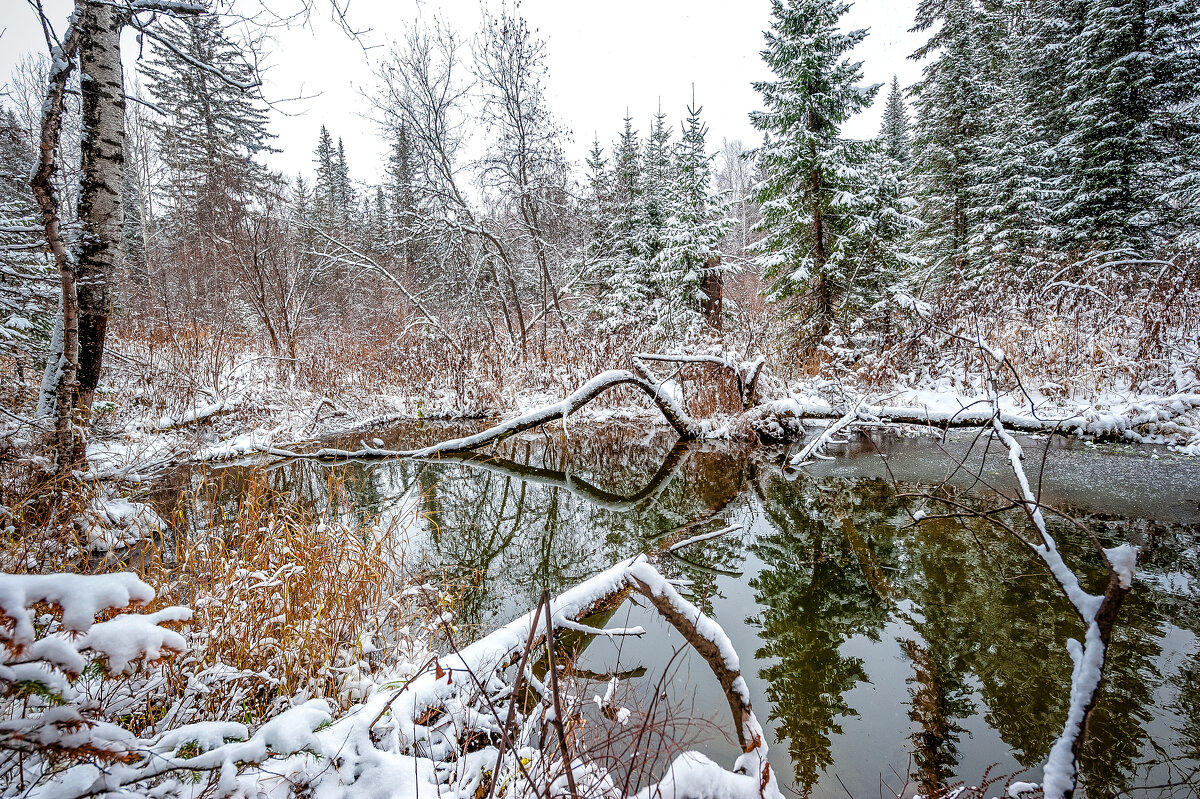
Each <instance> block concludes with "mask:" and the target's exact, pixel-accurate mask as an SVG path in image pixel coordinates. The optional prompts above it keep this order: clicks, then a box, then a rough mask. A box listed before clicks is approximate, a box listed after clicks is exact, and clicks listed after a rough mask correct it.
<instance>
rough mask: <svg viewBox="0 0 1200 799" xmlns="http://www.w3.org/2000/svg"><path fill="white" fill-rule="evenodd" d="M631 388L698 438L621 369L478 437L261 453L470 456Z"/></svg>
mask: <svg viewBox="0 0 1200 799" xmlns="http://www.w3.org/2000/svg"><path fill="white" fill-rule="evenodd" d="M624 385H631V386H636V387H637V388H639V389H641V390H642V391H643V392H644V393H645V394H646V396H648V397H649V398H650V400H651V401H652V402H653V403H654V405H655V406H656V407H657V408H658V410H659V411H660V412H661V413H662V415H663V418H665V419H666V420H667V422H668V423H670V425H671V426H672V427H673V428H675V432H676V433H678V434H679V437H680V438H681V439H684V440H690V439H694V438H699V437H700V434H701V432H702V431H701V428H700V426H699V425H697V424H696V423H695V422H694V421H692V419H691V417H689V416H688V415H687V413H686V412H685V411H684V410H683V409H682V408H680V407H679V405H677V404H676V402H675V400H674V399H672V398H671V396H670V395H669V394H667V393H666V392H665V391H664V390H663V389H662V386H661V384H659V383H656V382H653V381H651V380H647V379H645V378H643V377H639V376H638V375H635V374H634V373H632V372H628V371H626V370H624V369H612V370H610V371H607V372H603V373H601V374H599V375H596V376H595V377H593V378H592V379H591V380H589V381H587V382H586V383H584V384H583V385H582V386H580V387H579V388H577V389H575V391H573V392H572V393H571V394H570V395H568V396H567V397H566V398H565V399H563V400H561V401H560V402H556V403H554V404H553V405H546V406H543V407H541V408H538V409H536V410H533V411H530V412H529V413H526V414H523V415H521V416H518V417H516V418H514V419H509V420H508V421H506V422H501V423H500V424H498V425H495V426H494V427H489V428H488V429H487V430H484V431H483V432H481V433H476V434H474V435H470V436H464V437H462V438H455V439H451V440H450V441H443V442H441V443H440V444H434V445H433V446H429V447H424V448H422V449H410V450H395V449H382V448H377V447H363V448H362V449H358V450H345V449H335V448H331V447H325V448H322V449H319V450H317V451H315V452H294V451H292V450H287V449H279V448H276V447H268V448H265V449H264V450H263V451H264V452H266V453H267V454H269V455H275V456H278V457H282V458H307V459H312V460H340V459H345V458H433V457H437V456H439V455H443V454H452V453H462V452H470V451H472V450H476V449H479V448H480V447H483V446H486V445H488V444H491V443H494V442H496V441H502V440H504V439H506V438H508V437H510V436H513V435H516V434H517V433H520V432H523V431H525V430H532V429H533V428H535V427H540V426H541V425H544V424H547V423H549V422H555V421H558V420H559V419H563V418H565V417H567V416H569V415H570V414H572V413H575V412H576V411H578V410H579V409H580V408H582V407H584V406H585V405H587V404H588V403H589V402H591V401H592V400H594V399H596V397H598V396H600V395H601V394H603V393H604V392H605V391H608V390H609V389H611V388H616V387H617V386H624Z"/></svg>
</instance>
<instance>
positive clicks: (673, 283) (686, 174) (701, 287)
mask: <svg viewBox="0 0 1200 799" xmlns="http://www.w3.org/2000/svg"><path fill="white" fill-rule="evenodd" d="M700 111H701V109H699V108H697V107H695V105H692V106H689V107H688V116H687V119H686V120H685V121H684V123H683V130H682V137H681V139H680V142H679V144H678V145H677V146H676V148H675V173H676V174H677V175H678V177H677V179H676V180H675V181H674V184H673V185H674V191H673V192H671V204H670V209H671V213H670V215H669V217H668V218H667V221H666V231H665V235H664V243H663V249H662V251H661V252H660V253H659V254H658V264H659V267H658V282H659V285H660V291H661V292H662V294H663V295H664V298H665V299H666V300H667V303H666V307H667V314H668V318H669V319H670V320H671V323H672V324H671V327H672V328H673V330H672V332H674V333H676V334H680V333H684V332H686V331H688V330H689V329H694V328H696V327H697V326H698V323H699V321H701V320H703V321H704V322H706V323H707V324H708V325H709V326H710V327H712V328H716V329H720V327H721V305H722V293H723V289H722V278H723V276H724V274H725V272H726V271H728V270H727V269H726V268H724V267H722V265H721V257H720V253H719V246H720V243H721V240H722V239H724V238H725V235H726V234H727V233H728V232H729V231H730V230H731V229H732V228H733V226H734V225H735V224H736V223H735V222H734V220H733V219H731V218H729V214H728V207H727V204H726V203H724V202H718V201H717V199H716V198H715V197H714V196H713V194H712V155H710V154H709V153H708V151H707V148H706V145H705V136H706V134H707V132H708V126H707V125H705V124H704V123H703V122H702V121H701V120H700Z"/></svg>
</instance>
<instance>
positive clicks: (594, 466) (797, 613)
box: [176, 424, 1200, 799]
mask: <svg viewBox="0 0 1200 799" xmlns="http://www.w3.org/2000/svg"><path fill="white" fill-rule="evenodd" d="M461 432H462V428H450V427H442V426H438V425H426V426H421V427H411V426H410V427H405V428H401V429H397V430H392V431H388V432H384V433H379V434H378V435H379V436H380V437H381V438H383V439H384V440H385V442H386V443H387V444H388V445H389V446H396V447H407V446H414V445H418V444H422V443H425V442H430V441H434V440H440V439H443V438H448V437H451V436H452V435H455V434H459V433H461ZM348 443H351V444H353V443H356V441H355V442H348ZM1023 443H1024V444H1025V446H1026V450H1027V463H1028V464H1029V470H1030V472H1031V477H1033V478H1036V476H1037V473H1038V471H1039V470H1042V480H1041V488H1040V490H1041V496H1042V500H1043V502H1045V503H1047V504H1049V505H1051V506H1054V507H1056V508H1058V509H1060V510H1063V511H1065V512H1068V513H1069V514H1071V515H1072V516H1073V517H1074V518H1076V519H1078V520H1079V521H1081V522H1082V523H1083V524H1084V525H1086V526H1087V527H1089V528H1090V529H1091V530H1093V531H1094V532H1095V533H1096V534H1097V535H1098V536H1099V537H1100V539H1101V540H1102V541H1103V542H1104V544H1105V545H1106V546H1112V545H1114V544H1115V543H1118V542H1120V541H1122V540H1129V541H1131V542H1132V543H1134V544H1137V545H1138V546H1140V547H1142V553H1141V564H1140V570H1139V574H1138V580H1137V582H1136V583H1135V588H1134V591H1133V592H1132V594H1131V595H1130V596H1129V598H1128V599H1127V601H1126V603H1125V605H1124V606H1123V608H1122V610H1121V614H1120V619H1119V621H1118V625H1117V629H1116V632H1115V633H1114V639H1113V644H1112V648H1111V651H1110V658H1109V664H1108V668H1107V671H1106V677H1105V681H1104V683H1103V687H1102V695H1101V697H1100V700H1099V703H1098V706H1097V709H1096V712H1095V715H1094V716H1093V719H1092V722H1091V727H1090V730H1089V736H1088V740H1087V744H1086V747H1085V750H1084V758H1083V762H1082V774H1083V788H1084V791H1085V792H1086V795H1087V796H1089V797H1101V796H1116V795H1124V794H1128V795H1131V796H1147V795H1148V796H1191V795H1195V794H1197V793H1200V771H1198V770H1197V769H1198V768H1200V642H1198V639H1197V636H1198V634H1200V605H1198V604H1197V601H1198V598H1200V541H1198V533H1200V504H1198V503H1200V459H1186V458H1180V457H1176V456H1172V455H1170V454H1169V453H1166V452H1165V451H1155V450H1152V449H1145V448H1142V449H1130V448H1114V447H1111V446H1100V447H1092V446H1090V445H1085V444H1082V443H1080V442H1076V441H1070V440H1067V439H1064V438H1059V437H1054V438H1052V439H1039V440H1034V439H1023ZM1047 446H1049V452H1048V453H1046V452H1045V449H1046V447H1047ZM983 447H984V443H982V442H976V443H974V446H973V447H972V440H971V438H970V437H969V436H968V435H956V436H954V437H953V438H951V439H950V440H949V441H946V442H943V441H940V440H938V439H934V438H929V437H918V438H906V437H895V436H894V435H892V434H884V433H876V434H872V435H870V436H865V435H862V436H857V437H855V438H853V440H852V441H850V442H849V443H847V444H845V445H841V446H840V447H834V448H833V449H832V450H831V451H830V454H831V455H833V456H834V458H833V459H832V460H828V461H820V462H818V463H817V464H815V465H813V466H811V467H808V468H807V469H805V470H804V471H803V472H802V473H799V474H797V473H789V474H785V473H784V472H783V471H782V470H781V468H780V463H781V461H782V459H783V458H784V456H785V452H784V450H783V449H781V448H763V447H749V446H744V445H737V444H724V443H721V444H714V443H710V442H705V443H691V444H676V443H675V441H674V436H673V435H671V434H670V432H669V431H664V430H657V429H655V430H650V431H647V430H645V429H639V428H633V427H607V428H605V429H603V430H601V429H599V428H588V427H586V426H582V425H574V424H573V425H572V426H571V429H570V434H569V436H568V437H565V438H564V436H563V434H562V431H561V430H557V431H552V432H548V433H541V432H538V433H534V434H532V435H526V436H524V437H520V438H517V439H514V440H510V441H508V442H505V443H504V445H502V446H500V447H498V448H497V449H496V450H495V451H493V452H489V453H488V454H487V457H486V458H480V459H477V460H474V461H442V462H437V463H417V462H411V461H382V462H373V463H359V464H355V463H352V464H345V465H341V466H338V467H329V466H323V465H319V464H313V463H291V464H286V465H283V466H277V467H275V468H274V471H273V472H272V477H271V479H272V480H273V481H277V482H278V484H279V485H281V486H283V487H285V488H287V489H288V490H290V491H292V492H294V493H295V494H296V495H297V496H298V497H304V498H305V499H307V500H309V501H315V502H318V503H319V502H321V501H322V497H323V493H324V492H326V491H327V490H328V481H327V476H328V472H327V470H328V469H330V468H336V469H338V470H340V471H341V472H342V473H343V477H344V478H345V482H346V485H347V486H348V487H351V490H352V491H353V493H354V496H355V498H356V500H357V505H358V507H359V509H360V512H366V513H371V514H376V515H381V516H384V517H386V516H387V515H388V514H402V513H408V512H411V510H410V509H411V508H412V507H413V505H414V503H419V507H420V510H421V513H422V516H421V518H420V519H419V520H418V521H417V522H415V523H414V525H413V526H412V527H411V528H410V530H409V535H408V538H409V540H408V544H407V546H408V548H409V551H407V552H406V560H407V562H409V563H411V564H417V563H419V564H420V565H421V567H422V568H424V569H431V570H437V571H439V572H440V573H441V574H442V575H443V576H445V577H447V578H449V579H452V580H455V581H458V582H460V583H464V584H466V585H467V586H468V589H467V591H466V593H465V594H464V597H463V601H462V602H461V603H460V605H459V606H458V607H457V608H456V609H455V612H456V618H455V623H456V625H457V626H458V628H459V630H460V632H461V634H462V635H463V637H464V638H465V637H468V636H470V635H471V634H473V633H475V632H483V631H486V630H487V629H489V628H490V627H492V626H494V625H495V624H497V623H500V622H503V621H507V620H509V619H511V618H512V617H514V616H515V615H517V614H519V613H521V612H524V611H525V610H526V609H528V608H530V607H531V606H533V605H534V604H535V603H536V602H537V601H538V598H539V597H540V595H541V592H542V591H543V589H549V590H550V591H551V592H556V591H559V590H561V589H563V588H565V587H567V586H570V585H571V584H573V583H576V582H578V581H579V580H581V579H583V578H586V577H588V576H589V575H591V574H593V573H595V572H596V571H598V570H599V569H601V568H604V567H606V566H608V565H610V564H612V563H614V562H615V561H617V560H618V559H621V558H625V557H629V556H631V555H635V554H637V553H640V552H647V551H657V552H660V553H662V554H661V556H660V560H659V563H660V566H661V568H662V570H663V571H664V573H666V574H667V575H668V576H669V577H674V578H685V579H688V580H690V581H691V583H690V585H689V587H688V588H687V591H686V594H687V595H688V596H689V597H690V598H691V599H692V600H693V601H694V602H696V603H697V604H699V605H701V606H702V607H703V608H704V609H705V610H706V612H708V613H710V614H711V615H713V616H714V617H715V618H716V619H717V621H719V622H720V624H721V625H722V626H723V627H724V629H725V630H726V632H727V633H728V634H729V636H730V638H731V639H732V640H733V643H734V645H735V646H736V647H737V650H738V652H739V653H740V656H741V659H742V665H743V672H744V675H745V677H746V680H747V682H748V684H749V687H750V692H751V695H752V700H753V704H754V708H755V710H756V712H757V714H758V716H759V718H760V720H762V721H763V723H764V725H765V727H766V731H767V734H768V736H769V737H770V738H771V741H770V744H771V749H772V753H771V754H772V757H771V760H772V763H773V765H774V766H775V768H776V771H777V774H778V775H779V778H780V783H781V785H782V786H791V787H792V788H794V790H795V791H796V792H797V793H799V794H802V795H811V796H817V797H843V799H844V797H846V796H847V794H849V795H850V796H852V797H855V798H856V799H863V797H873V796H877V795H878V796H881V797H882V796H884V795H885V794H891V795H893V796H895V795H897V794H901V793H903V794H904V795H905V796H911V795H912V794H913V793H914V792H916V791H926V790H928V789H929V788H930V786H934V785H937V784H944V783H947V782H952V781H955V780H964V781H966V783H967V784H968V785H977V784H979V781H980V779H981V778H982V777H983V775H984V774H985V772H987V771H988V769H989V767H991V769H992V770H991V773H992V775H993V776H994V775H997V774H1010V773H1013V772H1018V771H1021V770H1022V769H1029V772H1028V774H1027V775H1025V776H1024V777H1023V778H1024V779H1031V780H1035V781H1036V780H1038V779H1040V766H1041V764H1042V763H1043V762H1044V759H1045V757H1046V754H1047V752H1048V751H1049V748H1050V746H1051V744H1052V742H1053V741H1054V739H1055V737H1056V736H1057V735H1058V734H1059V732H1060V730H1061V726H1062V722H1063V719H1064V717H1065V713H1066V707H1067V698H1068V686H1069V681H1070V668H1071V666H1070V660H1069V657H1068V655H1067V653H1066V649H1065V647H1064V642H1065V641H1066V639H1067V638H1069V637H1079V636H1080V635H1081V634H1082V625H1081V624H1080V623H1079V621H1078V619H1077V618H1076V617H1075V616H1074V615H1073V614H1072V612H1071V611H1070V609H1069V607H1068V605H1067V602H1066V600H1065V599H1064V598H1063V596H1062V595H1061V593H1059V591H1058V590H1057V588H1056V586H1055V585H1054V583H1053V582H1052V581H1051V580H1050V578H1049V576H1048V574H1047V573H1046V570H1045V568H1044V567H1043V566H1042V565H1041V563H1040V561H1039V560H1037V559H1036V557H1034V556H1033V555H1032V554H1031V553H1029V552H1028V551H1027V550H1025V549H1023V548H1022V546H1021V545H1020V544H1018V543H1017V542H1016V541H1015V540H1014V539H1013V538H1012V536H1010V535H1009V534H1008V533H1005V532H1004V531H1002V530H1000V529H999V528H996V527H994V526H991V525H989V524H987V523H986V522H984V521H981V520H977V519H976V520H965V521H962V520H953V519H927V520H925V521H923V522H922V523H921V524H920V525H916V526H914V525H912V524H911V518H910V516H909V514H908V511H907V510H906V508H917V507H921V506H922V505H923V504H924V503H925V500H923V499H922V498H920V497H919V496H916V497H914V496H909V495H919V494H921V493H922V492H924V491H928V490H929V488H930V486H931V485H933V484H937V483H942V482H943V481H948V482H949V484H950V485H952V486H954V487H955V488H956V489H957V490H959V491H961V492H962V496H963V498H964V500H963V501H964V502H965V503H967V504H972V503H978V504H981V505H982V504H983V503H988V502H992V503H994V494H993V491H995V490H1001V491H1003V490H1008V489H1009V488H1011V485H1012V480H1011V474H1010V473H1009V472H1008V466H1007V460H1006V458H1005V457H1002V453H1001V452H1000V451H999V449H998V447H997V445H996V444H995V443H992V444H991V446H990V450H989V453H988V454H987V456H986V457H985V458H983V460H982V462H981V455H980V453H981V449H982V448H983ZM968 450H970V453H969V455H968ZM881 453H883V455H881ZM1043 454H1044V455H1045V457H1044V458H1043ZM964 457H966V461H967V465H968V466H970V467H972V468H971V469H955V468H954V466H953V464H954V461H955V460H958V459H962V458H964ZM237 468H239V469H240V468H248V467H237ZM236 471H237V469H234V471H233V472H230V470H229V469H225V470H220V472H223V473H224V474H223V478H224V479H223V480H222V484H223V485H227V486H228V487H229V488H228V490H229V491H231V492H234V495H235V494H236V491H237V485H238V481H237V480H229V479H228V478H229V477H230V476H231V474H233V473H236ZM176 479H177V481H184V482H188V483H193V484H194V482H195V481H197V480H201V479H208V480H212V479H213V478H212V473H209V474H208V475H207V476H204V475H202V474H199V473H196V474H190V475H182V476H180V477H177V478H176ZM227 500H228V501H235V500H236V497H235V496H233V497H231V498H227ZM1005 518H1008V519H1010V520H1011V521H1012V522H1013V523H1014V524H1018V525H1019V524H1021V520H1020V519H1019V518H1017V517H1015V516H1009V517H1005ZM1050 523H1051V529H1052V532H1053V533H1054V534H1055V535H1056V537H1057V539H1058V541H1059V544H1060V548H1061V549H1062V550H1063V552H1064V555H1065V557H1066V558H1067V560H1068V562H1069V563H1071V564H1072V565H1073V566H1074V567H1075V568H1076V569H1077V570H1078V571H1079V572H1080V573H1081V574H1085V575H1086V579H1085V586H1087V587H1090V588H1091V589H1092V590H1100V589H1101V588H1102V586H1103V584H1104V580H1105V576H1104V571H1103V569H1102V567H1101V563H1100V561H1099V558H1098V557H1097V556H1096V555H1095V554H1094V549H1092V548H1091V545H1090V543H1089V542H1088V540H1087V538H1086V536H1085V535H1084V534H1083V533H1082V532H1080V531H1079V529H1078V528H1076V527H1074V526H1072V525H1070V524H1068V523H1067V522H1066V521H1064V520H1063V519H1062V518H1061V517H1057V516H1053V515H1052V516H1051V517H1050ZM730 527H732V528H734V529H733V530H731V531H730V532H728V533H726V534H724V535H721V536H717V537H714V538H709V539H707V540H704V541H701V542H697V543H694V544H690V545H688V546H685V547H683V548H682V549H679V550H677V551H675V552H671V553H666V552H665V550H666V548H667V546H668V545H669V544H671V543H673V542H678V541H680V540H683V539H686V538H688V537H691V536H696V535H700V534H703V533H706V532H714V531H718V530H722V529H725V528H730ZM610 623H611V624H614V625H618V626H633V625H642V626H644V627H645V628H646V629H647V635H645V636H643V637H641V638H622V639H617V640H614V641H609V640H606V639H597V640H595V641H593V642H592V643H591V644H590V645H589V646H587V647H586V648H585V649H584V650H583V651H582V654H580V656H579V657H578V659H577V662H576V663H575V667H576V671H577V673H578V674H580V675H582V677H581V678H580V679H581V682H579V683H576V690H578V691H580V692H581V693H583V694H584V695H585V696H589V697H590V696H591V695H592V694H603V693H605V690H606V688H607V686H606V682H607V681H608V679H609V677H608V675H611V674H618V673H619V674H622V675H624V676H625V677H626V678H627V679H626V680H625V681H624V682H623V683H621V685H620V686H619V688H618V691H617V694H618V699H619V700H620V701H622V702H624V703H626V704H628V705H629V706H630V707H638V706H644V704H645V702H646V701H647V699H648V697H651V696H654V695H656V694H661V696H660V698H661V699H664V700H666V701H665V702H664V705H665V706H668V707H670V709H671V713H672V718H673V724H672V727H671V729H670V731H669V733H670V734H669V735H667V738H668V740H670V741H673V742H674V743H675V744H677V745H683V744H684V743H686V744H688V745H692V746H695V747H697V748H699V749H701V750H702V751H705V752H706V753H707V754H709V755H710V756H712V757H714V758H715V759H717V760H718V762H721V763H723V764H725V765H729V764H730V763H732V761H733V758H734V757H735V756H736V754H737V751H738V750H737V746H736V743H735V742H733V741H731V740H730V738H729V736H730V735H731V734H732V727H731V725H730V723H729V719H728V708H727V705H726V704H725V700H724V696H723V694H721V692H720V689H719V686H718V685H717V682H716V679H715V678H714V677H713V676H712V674H711V672H709V671H708V670H707V667H706V665H705V664H704V662H703V660H702V659H700V658H699V657H697V656H695V655H693V654H689V652H688V651H687V650H686V644H685V643H684V642H683V640H682V638H681V637H680V636H679V634H678V633H676V632H675V631H674V629H673V628H671V627H670V626H669V625H667V624H666V623H665V622H663V621H661V620H660V619H659V618H658V617H657V615H656V614H655V613H654V612H653V611H652V609H647V608H645V607H642V606H640V605H639V604H637V603H634V602H632V601H631V602H626V603H625V604H624V605H623V606H622V607H621V608H619V609H618V611H617V612H616V613H615V614H614V616H613V617H612V619H611V621H610ZM643 669H644V671H643ZM664 673H665V674H666V675H667V676H666V678H665V679H664V678H663V675H664ZM589 678H594V681H593V682H589V681H588V679H589ZM609 723H612V724H616V722H609ZM655 740H656V744H655V746H656V747H658V743H657V741H659V740H661V739H655ZM659 749H660V750H661V751H657V750H656V751H655V752H654V754H655V757H656V758H660V760H661V762H665V761H666V760H667V759H668V758H669V757H670V756H671V755H672V754H673V750H672V746H670V745H663V746H661V747H659ZM1000 790H1001V789H1000V788H999V787H998V788H997V789H995V791H994V793H993V794H989V795H994V794H995V793H999V792H1000Z"/></svg>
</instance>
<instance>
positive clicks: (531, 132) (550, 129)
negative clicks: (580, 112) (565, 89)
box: [475, 10, 568, 340]
mask: <svg viewBox="0 0 1200 799" xmlns="http://www.w3.org/2000/svg"><path fill="white" fill-rule="evenodd" d="M545 58H546V42H545V40H543V39H539V38H537V36H536V34H535V33H534V32H532V31H530V29H529V26H528V24H527V23H526V22H525V20H524V19H523V18H522V17H521V16H520V15H519V14H510V13H509V12H508V11H507V10H503V11H501V14H500V16H499V17H498V18H497V17H492V16H490V15H487V16H485V19H484V29H483V32H482V33H481V34H480V37H479V39H478V40H477V42H476V44H475V73H476V76H477V77H478V79H479V82H480V85H481V86H482V87H483V92H484V106H483V108H484V119H485V120H486V121H487V123H488V126H489V128H490V129H491V132H492V133H493V135H494V137H495V138H494V141H493V142H491V146H490V147H489V149H488V155H487V156H486V157H484V158H483V160H482V161H481V163H480V167H481V169H482V175H481V177H482V182H483V184H484V185H485V186H487V187H489V188H492V189H494V190H496V191H498V192H499V194H500V196H501V197H502V198H503V201H504V202H505V203H506V204H507V205H510V206H511V207H513V208H514V209H515V212H516V216H517V219H518V220H519V230H520V238H521V239H522V241H521V242H520V245H521V249H522V250H524V251H525V252H528V253H529V254H530V255H531V256H532V260H533V266H534V267H535V268H536V269H537V273H538V275H539V278H540V281H539V282H540V284H541V285H540V287H539V288H540V291H539V296H540V301H541V311H542V314H541V315H542V318H543V320H545V318H546V316H547V311H548V305H549V304H552V305H553V306H554V308H555V310H556V311H558V312H559V319H560V323H561V309H560V308H559V306H558V288H557V285H556V279H555V276H554V274H553V271H557V270H558V267H559V265H558V262H559V261H560V259H559V258H557V257H555V254H554V251H553V246H552V243H551V241H550V240H549V229H548V228H549V224H548V221H549V220H550V219H551V218H552V217H553V216H555V215H558V214H560V213H561V212H562V210H563V209H564V206H565V199H566V198H567V196H568V194H567V189H566V186H567V180H568V169H567V165H566V161H565V159H564V157H563V153H562V140H563V138H564V136H565V133H564V131H563V130H562V129H561V128H560V127H559V126H558V124H557V123H556V122H555V120H554V118H553V116H552V115H551V113H550V110H549V108H548V107H547V100H546V95H545V89H544V87H543V86H542V79H543V77H544V76H545V74H546V65H545ZM552 261H554V262H555V263H554V270H553V271H552V263H551V262H552ZM543 327H544V325H543ZM564 330H565V326H564ZM543 340H544V339H543Z"/></svg>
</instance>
